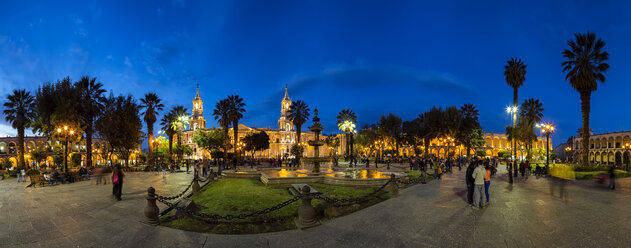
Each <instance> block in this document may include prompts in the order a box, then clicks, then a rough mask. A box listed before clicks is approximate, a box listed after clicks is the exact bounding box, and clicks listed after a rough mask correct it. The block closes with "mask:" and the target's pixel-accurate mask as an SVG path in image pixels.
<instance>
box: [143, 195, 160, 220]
mask: <svg viewBox="0 0 631 248" xmlns="http://www.w3.org/2000/svg"><path fill="white" fill-rule="evenodd" d="M159 212H160V209H159V208H158V205H156V190H155V189H154V188H153V187H149V189H147V205H146V206H145V221H146V222H147V223H149V224H151V225H159V224H160V217H159V216H158V214H159Z"/></svg>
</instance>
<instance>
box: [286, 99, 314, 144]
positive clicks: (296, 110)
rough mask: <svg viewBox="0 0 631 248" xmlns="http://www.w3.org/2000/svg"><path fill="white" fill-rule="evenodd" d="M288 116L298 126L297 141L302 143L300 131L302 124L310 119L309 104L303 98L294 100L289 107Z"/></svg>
mask: <svg viewBox="0 0 631 248" xmlns="http://www.w3.org/2000/svg"><path fill="white" fill-rule="evenodd" d="M287 118H288V119H289V120H290V121H291V122H292V123H293V124H294V126H295V127H296V143H297V144H300V133H301V132H302V125H303V124H305V122H306V121H307V119H309V105H307V104H306V103H305V102H303V101H302V100H298V101H293V102H292V103H291V106H290V107H289V115H288V116H287Z"/></svg>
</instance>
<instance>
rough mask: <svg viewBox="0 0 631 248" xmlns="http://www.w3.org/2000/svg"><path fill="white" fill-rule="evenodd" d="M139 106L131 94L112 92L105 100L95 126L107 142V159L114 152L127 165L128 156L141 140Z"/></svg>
mask: <svg viewBox="0 0 631 248" xmlns="http://www.w3.org/2000/svg"><path fill="white" fill-rule="evenodd" d="M139 109H140V107H139V106H138V104H137V103H136V101H135V100H134V99H133V98H132V96H131V95H128V96H123V95H120V96H117V97H115V96H114V95H113V94H110V96H109V97H108V98H107V99H106V100H105V103H104V109H103V113H102V114H101V116H100V117H99V119H97V121H96V123H95V128H96V130H97V131H98V133H99V135H100V136H101V137H102V138H103V139H105V140H106V141H107V142H108V144H109V147H108V150H109V152H108V156H107V158H108V160H111V156H112V153H114V152H116V153H118V155H120V157H121V158H122V159H124V160H125V165H129V157H130V156H131V154H132V153H133V151H134V150H135V149H136V148H138V146H139V145H140V143H141V142H142V134H141V131H140V129H141V128H142V121H141V120H140V116H139V115H138V113H139Z"/></svg>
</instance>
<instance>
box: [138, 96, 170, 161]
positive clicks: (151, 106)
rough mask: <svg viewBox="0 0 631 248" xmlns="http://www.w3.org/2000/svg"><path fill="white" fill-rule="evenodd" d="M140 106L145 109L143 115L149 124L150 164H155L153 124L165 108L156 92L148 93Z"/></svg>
mask: <svg viewBox="0 0 631 248" xmlns="http://www.w3.org/2000/svg"><path fill="white" fill-rule="evenodd" d="M140 108H141V109H144V111H143V112H142V113H140V114H141V115H143V119H144V120H145V123H146V124H147V143H148V145H149V165H154V161H153V142H154V141H153V124H154V123H156V121H157V120H158V114H159V112H160V111H162V110H163V109H164V104H162V99H160V98H159V97H158V95H156V93H152V92H150V93H147V94H145V97H144V98H141V99H140Z"/></svg>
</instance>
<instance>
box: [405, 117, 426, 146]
mask: <svg viewBox="0 0 631 248" xmlns="http://www.w3.org/2000/svg"><path fill="white" fill-rule="evenodd" d="M422 125H423V123H422V121H421V119H420V118H418V117H417V118H415V119H414V120H411V121H404V122H403V125H402V131H403V134H402V135H403V139H402V140H403V142H404V143H405V144H407V145H409V146H411V147H412V148H413V149H414V154H417V155H418V154H419V153H421V152H420V149H418V147H419V144H420V143H421V141H422V140H423V138H422V137H423V133H422V131H423V128H422Z"/></svg>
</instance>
